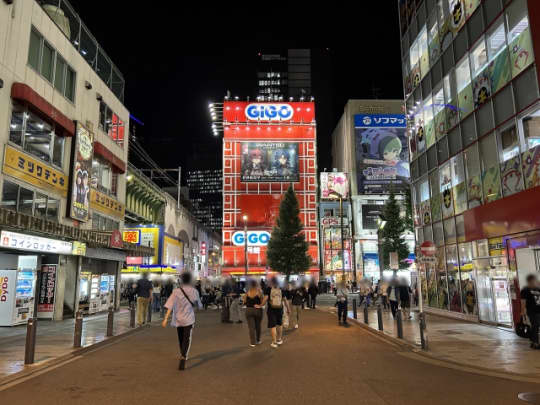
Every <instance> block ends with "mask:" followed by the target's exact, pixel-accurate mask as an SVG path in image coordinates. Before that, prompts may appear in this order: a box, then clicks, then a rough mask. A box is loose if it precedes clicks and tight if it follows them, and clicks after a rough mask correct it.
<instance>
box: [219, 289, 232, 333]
mask: <svg viewBox="0 0 540 405" xmlns="http://www.w3.org/2000/svg"><path fill="white" fill-rule="evenodd" d="M232 290H233V289H232V283H231V280H230V279H226V280H225V282H224V283H223V285H222V286H221V299H220V302H221V303H222V305H223V307H222V308H221V322H223V323H233V321H231V311H230V301H231V295H232Z"/></svg>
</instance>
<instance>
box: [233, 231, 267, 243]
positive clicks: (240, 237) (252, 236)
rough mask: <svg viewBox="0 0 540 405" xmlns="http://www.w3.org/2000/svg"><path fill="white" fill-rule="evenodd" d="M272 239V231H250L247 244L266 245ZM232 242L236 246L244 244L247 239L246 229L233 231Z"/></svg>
mask: <svg viewBox="0 0 540 405" xmlns="http://www.w3.org/2000/svg"><path fill="white" fill-rule="evenodd" d="M269 240H270V233H268V232H266V231H248V232H247V244H248V246H266V245H268V241H269ZM232 243H233V245H235V246H244V245H245V244H246V239H245V235H244V231H238V232H235V233H233V236H232Z"/></svg>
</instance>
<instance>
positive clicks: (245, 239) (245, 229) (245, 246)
mask: <svg viewBox="0 0 540 405" xmlns="http://www.w3.org/2000/svg"><path fill="white" fill-rule="evenodd" d="M242 219H243V220H244V260H245V267H244V274H245V276H246V281H247V276H248V271H249V269H248V238H247V220H248V216H247V215H245V214H244V216H243V217H242Z"/></svg>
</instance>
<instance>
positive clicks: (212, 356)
mask: <svg viewBox="0 0 540 405" xmlns="http://www.w3.org/2000/svg"><path fill="white" fill-rule="evenodd" d="M244 350H247V349H246V348H245V347H234V348H232V349H230V350H216V351H214V352H209V353H201V354H198V355H197V356H195V357H192V358H190V359H189V360H188V361H189V363H188V367H189V368H195V367H199V366H201V365H203V364H204V363H206V362H208V361H211V360H217V359H220V358H222V357H225V356H229V355H233V354H237V353H240V352H243V351H244Z"/></svg>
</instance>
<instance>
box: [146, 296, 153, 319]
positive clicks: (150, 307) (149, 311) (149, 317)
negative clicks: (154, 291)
mask: <svg viewBox="0 0 540 405" xmlns="http://www.w3.org/2000/svg"><path fill="white" fill-rule="evenodd" d="M146 321H147V322H148V323H151V322H152V301H150V300H149V301H148V318H147V319H146Z"/></svg>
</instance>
